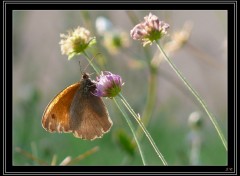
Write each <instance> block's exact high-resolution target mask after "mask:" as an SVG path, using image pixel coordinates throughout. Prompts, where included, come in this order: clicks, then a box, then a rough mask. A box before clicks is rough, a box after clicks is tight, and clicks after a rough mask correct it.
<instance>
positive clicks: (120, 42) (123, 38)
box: [103, 30, 130, 55]
mask: <svg viewBox="0 0 240 176" xmlns="http://www.w3.org/2000/svg"><path fill="white" fill-rule="evenodd" d="M129 43H130V42H129V37H128V35H127V33H125V32H123V31H120V30H116V31H109V32H106V33H105V35H104V38H103V44H104V46H105V47H106V49H107V50H108V51H109V53H111V54H113V55H115V54H118V53H119V51H120V49H121V48H127V47H128V46H129V45H130V44H129Z"/></svg>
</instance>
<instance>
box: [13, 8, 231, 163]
mask: <svg viewBox="0 0 240 176" xmlns="http://www.w3.org/2000/svg"><path fill="white" fill-rule="evenodd" d="M148 13H149V11H128V12H125V11H116V12H113V11H80V12H79V11H17V12H14V16H13V17H14V25H13V26H14V31H13V32H14V35H13V37H14V41H15V42H14V47H13V48H14V51H13V54H14V90H13V164H14V165H40V164H43V163H45V164H49V165H50V164H51V163H53V164H52V165H55V164H56V165H59V164H60V163H61V162H63V161H64V160H65V162H66V163H68V162H70V161H72V160H74V159H76V160H74V163H72V164H71V162H70V163H69V164H70V165H142V161H141V158H140V155H139V152H138V150H136V148H135V145H134V144H133V143H132V139H133V137H132V133H131V132H130V130H129V127H128V126H127V124H126V122H125V121H124V119H123V117H122V116H121V113H120V112H119V111H118V109H117V108H116V107H115V106H114V103H112V100H110V99H104V102H105V103H106V106H107V107H108V110H109V114H110V116H111V118H112V120H113V127H112V129H111V130H110V132H109V133H107V134H105V135H104V136H103V138H101V139H96V140H94V141H85V140H80V139H77V138H75V137H74V136H73V135H72V134H58V133H49V132H46V131H45V130H44V129H43V128H42V125H41V117H42V113H43V112H44V108H45V107H46V106H47V103H48V102H49V101H50V100H51V98H53V97H54V96H55V95H56V94H57V93H58V92H59V91H60V90H62V89H64V88H65V87H67V86H68V85H70V84H72V83H74V82H76V81H79V80H80V69H79V64H78V61H79V60H78V59H73V60H71V61H67V57H66V56H62V55H61V53H60V47H59V44H58V43H59V41H60V37H59V34H60V33H63V32H65V31H67V30H68V29H70V28H75V27H77V26H84V27H86V28H87V29H88V30H89V31H91V33H92V35H93V36H96V40H97V44H96V45H95V46H93V47H92V48H91V52H89V53H91V54H90V55H91V57H93V56H94V55H95V54H97V53H101V55H99V56H97V58H96V59H94V62H95V63H96V64H98V66H99V67H100V68H102V69H103V70H109V71H113V72H114V73H116V74H119V75H121V76H122V78H123V81H124V82H125V85H124V87H123V90H122V91H123V94H124V95H125V97H127V100H128V101H129V104H130V105H131V106H132V107H133V109H134V110H135V111H136V112H137V113H139V114H140V115H141V114H142V113H143V111H144V107H145V105H146V100H147V92H148V85H149V75H150V71H149V70H148V69H147V65H148V64H149V63H148V61H147V60H146V57H150V58H151V59H152V58H155V57H156V56H157V55H159V53H155V49H156V48H155V47H151V48H150V47H149V48H147V50H148V51H147V52H146V51H145V50H146V48H142V47H141V44H140V43H138V42H135V41H134V42H133V41H131V39H130V38H129V41H131V42H130V43H129V45H128V47H119V48H118V52H114V53H112V52H111V49H110V50H109V48H106V46H104V42H103V36H101V35H100V34H98V33H97V30H96V28H95V20H96V19H97V17H99V16H104V17H106V18H107V19H108V20H109V21H111V22H112V26H114V27H115V28H117V29H119V30H120V31H124V32H126V33H129V31H130V29H131V28H132V27H133V26H134V24H133V21H137V22H139V21H138V19H142V18H143V17H144V16H146V15H147V14H148ZM154 13H155V14H156V15H158V16H159V17H162V18H165V19H164V21H167V22H168V23H169V24H170V25H171V28H170V29H171V30H172V32H171V31H170V34H169V35H171V34H172V33H173V32H174V31H177V29H182V27H183V25H184V23H185V21H186V18H187V20H192V21H194V26H193V28H192V33H191V37H190V38H189V41H188V42H187V43H184V47H183V48H180V49H178V51H174V53H171V57H172V58H174V61H176V64H177V65H179V66H180V67H181V70H182V71H183V72H184V73H185V75H186V76H187V77H188V78H189V79H190V82H191V83H192V84H193V86H195V87H196V88H197V90H199V92H200V94H202V95H203V98H204V100H205V101H206V102H207V104H209V107H210V109H213V112H214V113H215V114H216V116H217V120H218V121H219V122H220V125H221V127H222V129H223V130H226V129H227V127H226V124H227V98H226V97H227V91H226V90H227V81H226V80H227V76H226V75H227V74H226V73H227V70H226V53H225V49H224V47H223V48H222V50H221V49H219V48H221V46H219V45H220V44H219V43H221V42H222V43H223V42H224V41H225V37H226V31H227V30H225V28H226V27H225V28H224V29H222V30H221V29H220V30H219V28H218V26H225V25H223V24H225V20H226V13H225V12H224V11H223V12H222V13H221V16H218V15H219V12H218V13H215V12H214V11H208V12H207V13H206V14H205V12H204V15H207V16H208V20H209V21H210V22H209V23H211V24H209V26H205V27H206V28H207V29H202V28H201V29H200V27H202V26H203V21H202V20H204V17H202V16H201V15H202V14H203V12H202V11H200V12H195V11H191V12H183V11H179V12H176V11H154ZM119 16H121V19H124V20H119ZM131 19H132V20H131ZM204 21H205V20H204ZM219 23H220V24H219ZM18 26H19V27H18ZM214 27H215V28H216V29H211V30H210V28H214ZM207 30H209V31H207ZM207 32H208V33H207ZM118 37H119V36H118ZM116 39H117V40H116ZM164 40H165V41H166V42H169V41H170V38H166V39H164ZM110 43H111V42H110ZM113 43H115V44H116V45H117V46H122V44H121V45H119V43H121V41H119V38H115V37H113ZM193 48H194V49H193ZM77 57H79V58H80V60H81V66H82V67H83V68H84V69H85V66H86V65H88V63H87V62H86V61H85V60H83V57H81V56H77ZM158 64H160V62H159V63H158ZM158 68H159V70H160V71H159V72H158V73H157V74H156V76H157V78H156V81H157V82H156V86H157V87H156V88H157V95H156V97H155V98H156V102H155V103H154V104H153V105H152V106H154V108H153V111H152V112H151V114H152V118H151V119H150V120H149V124H148V125H147V129H148V130H149V132H150V134H151V135H152V137H153V139H154V141H155V143H156V144H157V146H158V147H159V149H160V151H161V152H162V154H163V155H164V157H165V159H166V160H167V162H168V164H169V165H190V164H191V163H190V159H189V158H190V156H189V155H190V150H191V145H190V144H189V140H188V135H189V133H190V132H191V129H190V128H189V126H188V117H189V115H190V114H191V113H192V112H194V111H195V110H201V108H200V107H199V106H198V105H197V103H196V102H195V101H194V99H193V98H192V97H191V96H190V94H189V93H186V91H185V90H184V88H182V87H181V86H182V85H181V83H180V82H179V81H178V80H177V78H176V77H175V76H174V74H172V73H171V71H170V69H168V67H167V66H166V65H165V64H164V62H161V64H160V65H159V67H158ZM86 69H87V72H89V73H93V71H92V69H91V68H90V67H88V68H86ZM95 76H96V75H92V78H93V79H94V77H95ZM202 116H203V119H204V123H203V124H202V128H201V130H202V131H201V135H202V147H201V156H200V160H201V164H202V165H225V164H226V163H227V155H226V152H225V150H224V147H223V146H222V143H221V141H220V140H219V138H218V136H217V133H216V131H215V129H214V128H213V126H212V124H211V123H210V121H209V119H208V118H207V117H206V116H205V115H204V114H203V115H202ZM133 122H134V121H133ZM225 136H226V135H225ZM141 145H142V148H143V152H144V155H145V156H146V161H147V164H149V165H162V162H161V161H160V160H159V158H158V157H157V156H156V154H155V152H154V151H153V149H152V147H151V145H150V144H149V142H148V140H147V139H146V137H145V136H143V138H142V140H141ZM95 147H97V150H96V151H94V152H92V153H91V152H90V153H88V151H91V149H94V148H95ZM134 148H135V150H134ZM86 153H87V154H86ZM85 154H86V155H85ZM69 157H71V158H72V160H71V159H69ZM39 161H40V162H39Z"/></svg>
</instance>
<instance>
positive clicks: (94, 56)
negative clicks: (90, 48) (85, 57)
mask: <svg viewBox="0 0 240 176" xmlns="http://www.w3.org/2000/svg"><path fill="white" fill-rule="evenodd" d="M99 54H101V53H97V54H96V55H95V56H93V58H92V59H91V60H90V62H92V60H93V59H95V58H96V57H97V55H99ZM89 64H90V63H88V64H87V66H86V67H85V69H84V72H85V70H86V69H87V67H88V66H89Z"/></svg>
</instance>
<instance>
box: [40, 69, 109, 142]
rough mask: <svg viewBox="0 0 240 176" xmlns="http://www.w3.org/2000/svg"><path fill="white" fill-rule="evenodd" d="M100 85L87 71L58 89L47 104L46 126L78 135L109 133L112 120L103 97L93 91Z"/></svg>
mask: <svg viewBox="0 0 240 176" xmlns="http://www.w3.org/2000/svg"><path fill="white" fill-rule="evenodd" d="M95 89H96V85H95V83H94V81H92V80H91V79H90V78H89V75H88V74H87V73H83V74H82V79H81V80H80V82H77V83H75V84H72V85H70V86H68V87H67V88H65V89H64V90H62V91H61V92H60V93H58V94H57V95H56V96H55V97H54V98H53V99H52V100H51V101H50V103H49V104H48V105H47V107H46V109H45V111H44V113H43V116H42V126H43V128H44V129H45V130H47V131H49V132H59V133H62V132H64V133H70V132H72V133H73V135H74V136H75V137H77V138H81V139H86V140H94V139H96V138H101V137H102V136H103V135H104V134H105V133H107V132H108V131H109V130H110V128H111V126H112V120H111V118H110V116H109V113H108V110H107V109H106V106H105V104H104V102H103V101H102V99H101V98H100V97H97V96H95V95H93V92H94V90H95Z"/></svg>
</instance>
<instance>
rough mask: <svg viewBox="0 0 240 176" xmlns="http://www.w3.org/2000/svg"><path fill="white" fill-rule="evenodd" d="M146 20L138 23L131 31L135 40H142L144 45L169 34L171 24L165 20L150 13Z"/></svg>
mask: <svg viewBox="0 0 240 176" xmlns="http://www.w3.org/2000/svg"><path fill="white" fill-rule="evenodd" d="M144 20H145V21H144V22H142V23H139V24H137V25H136V26H135V27H134V28H133V29H132V30H131V32H130V35H131V37H132V38H133V39H134V40H141V41H142V42H143V46H146V45H147V44H152V42H153V41H156V40H158V39H160V38H161V37H162V36H164V35H165V34H167V29H168V28H169V24H167V23H165V22H164V21H159V19H158V17H157V16H155V15H153V14H152V13H149V15H148V16H146V17H144Z"/></svg>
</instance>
